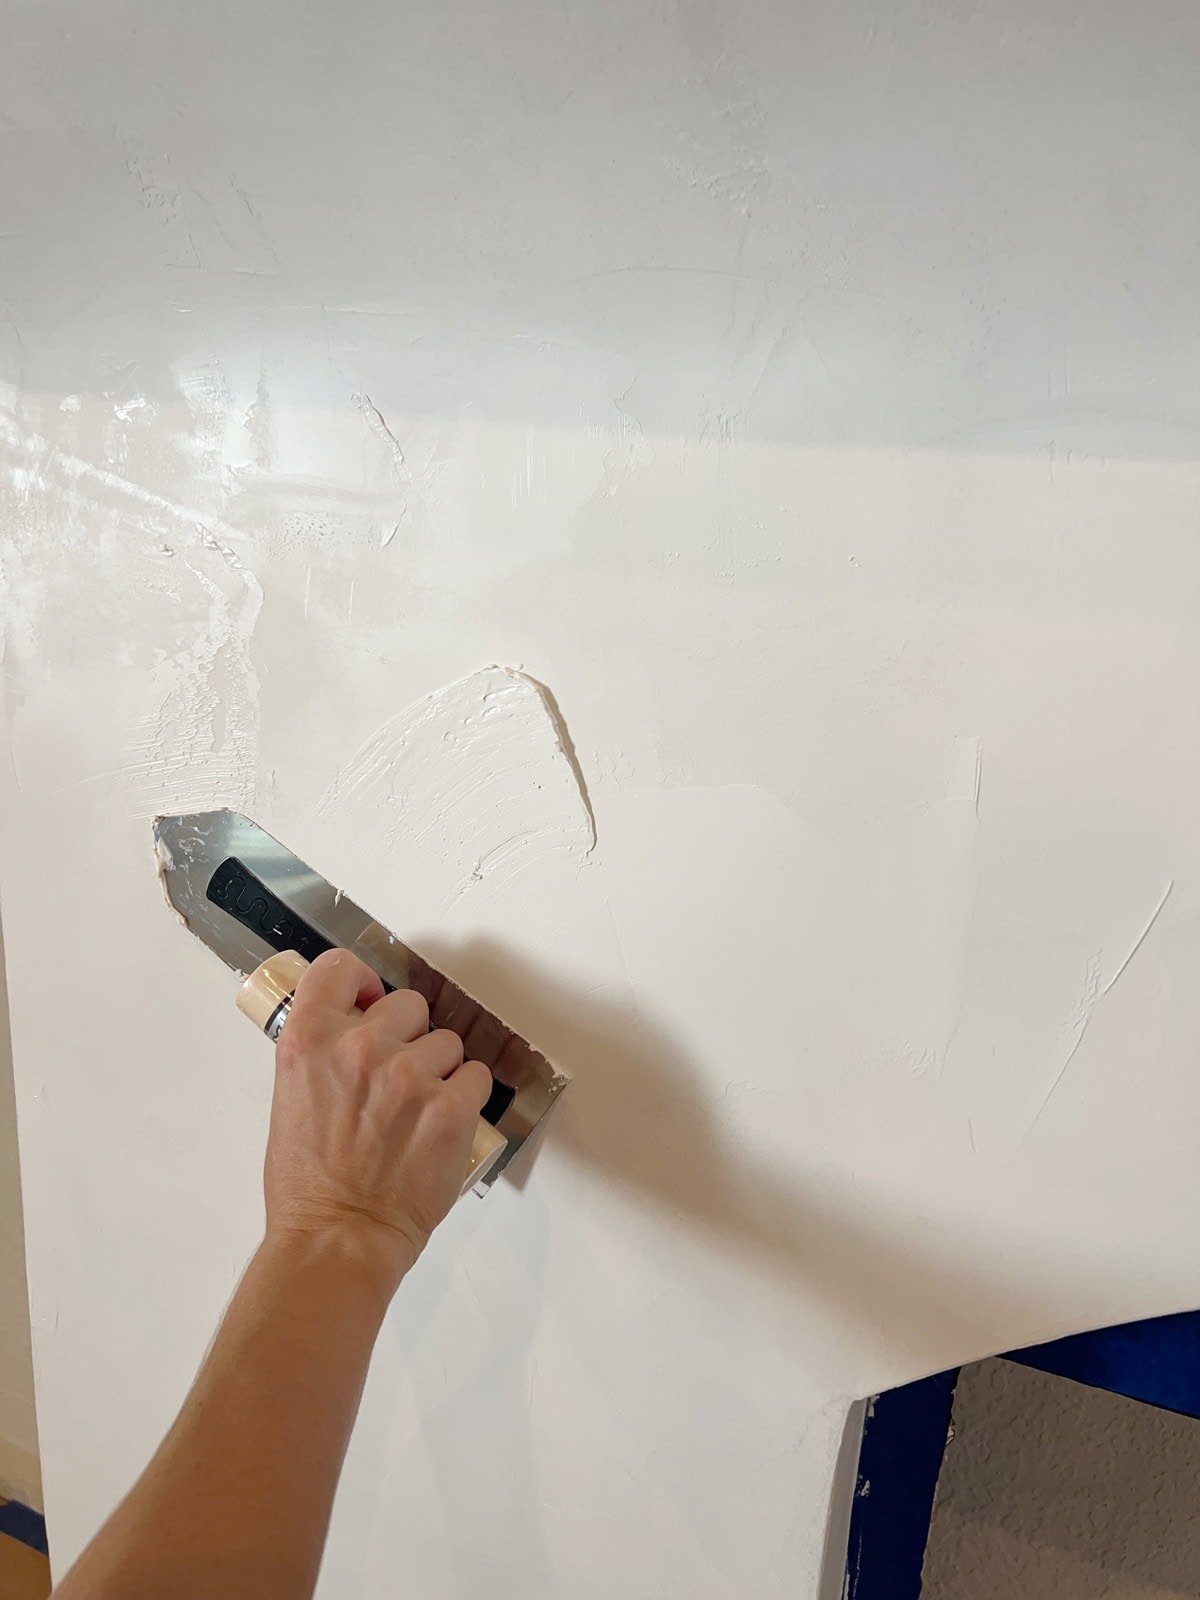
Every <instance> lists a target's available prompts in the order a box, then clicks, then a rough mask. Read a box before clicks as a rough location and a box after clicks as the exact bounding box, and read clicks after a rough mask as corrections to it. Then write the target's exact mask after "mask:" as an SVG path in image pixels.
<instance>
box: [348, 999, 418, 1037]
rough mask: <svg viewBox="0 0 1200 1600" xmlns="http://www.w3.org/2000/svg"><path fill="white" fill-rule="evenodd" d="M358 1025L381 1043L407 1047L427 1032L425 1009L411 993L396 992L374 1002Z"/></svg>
mask: <svg viewBox="0 0 1200 1600" xmlns="http://www.w3.org/2000/svg"><path fill="white" fill-rule="evenodd" d="M360 1026H362V1027H364V1028H369V1029H370V1031H371V1032H372V1033H373V1034H374V1035H375V1037H376V1038H377V1039H378V1040H379V1041H380V1043H381V1044H411V1043H412V1042H413V1040H414V1039H419V1038H421V1036H422V1035H423V1034H426V1033H428V1032H429V1007H428V1006H427V1005H426V1004H425V1001H424V1000H423V999H422V998H421V996H420V995H419V994H417V993H416V991H415V990H413V989H397V990H396V992H395V993H394V994H385V995H384V997H383V999H382V1000H376V1002H375V1004H374V1005H373V1006H372V1007H371V1009H370V1010H369V1011H368V1012H367V1014H366V1016H365V1017H364V1018H363V1020H362V1023H361V1024H360Z"/></svg>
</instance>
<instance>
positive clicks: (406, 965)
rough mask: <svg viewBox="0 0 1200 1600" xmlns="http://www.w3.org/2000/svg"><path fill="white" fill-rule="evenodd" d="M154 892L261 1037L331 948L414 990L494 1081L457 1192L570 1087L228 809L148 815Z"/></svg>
mask: <svg viewBox="0 0 1200 1600" xmlns="http://www.w3.org/2000/svg"><path fill="white" fill-rule="evenodd" d="M154 843H155V854H156V857H157V861H158V873H159V877H160V878H161V880H162V885H163V890H164V892H165V894H166V897H167V900H168V901H169V902H170V904H171V906H172V907H173V908H174V909H175V911H176V912H178V914H179V917H180V919H181V920H182V921H183V923H184V924H185V926H186V927H188V928H190V929H191V931H192V932H193V933H194V934H195V935H196V936H197V937H198V938H199V939H201V940H202V941H203V942H204V943H205V944H206V945H207V946H208V948H209V949H210V950H212V951H213V952H214V954H216V955H218V956H220V958H221V960H222V961H223V962H224V963H225V965H226V966H227V967H231V968H232V969H233V971H235V972H239V973H241V974H242V975H243V978H244V979H245V980H246V981H245V982H244V983H243V985H242V991H241V993H240V995H239V997H238V1004H239V1006H240V1007H241V1009H242V1010H243V1011H245V1012H246V1014H247V1015H248V1016H250V1017H251V1018H252V1019H253V1020H254V1021H256V1022H257V1023H258V1025H259V1026H260V1027H261V1028H262V1029H263V1031H264V1032H265V1033H267V1035H268V1037H270V1038H277V1037H278V1035H279V1032H280V1030H281V1029H282V1027H283V1025H284V1023H285V1022H286V1020H287V1013H288V1009H289V1007H290V1005H291V993H292V990H293V989H294V987H295V985H296V983H297V982H298V981H299V978H300V975H301V974H302V972H303V970H304V967H305V966H306V965H307V963H308V962H310V961H312V960H314V959H315V958H316V957H317V956H318V955H320V954H321V953H322V952H323V951H325V950H330V949H333V948H335V947H337V946H341V947H342V948H344V949H347V950H352V951H353V952H354V954H355V955H357V956H359V957H361V959H362V960H363V961H365V962H366V963H367V965H368V966H370V967H373V968H374V969H375V971H376V972H377V973H378V974H379V976H380V977H381V978H382V979H383V981H384V983H385V984H386V985H387V986H388V987H389V988H392V989H415V990H417V992H418V993H419V994H421V995H423V996H424V998H425V1000H426V1001H427V1003H428V1005H429V1014H430V1019H431V1022H432V1025H433V1026H434V1027H436V1028H451V1029H453V1031H454V1032H455V1033H457V1034H460V1035H461V1036H462V1039H463V1041H464V1044H465V1046H466V1051H467V1055H468V1057H470V1058H472V1059H473V1060H476V1061H482V1062H483V1063H484V1064H485V1066H487V1067H488V1069H489V1070H490V1072H491V1074H492V1077H493V1079H494V1087H493V1090H492V1095H491V1098H490V1099H489V1100H488V1103H487V1105H486V1106H484V1108H483V1113H482V1115H481V1117H480V1122H479V1126H478V1127H477V1128H476V1133H475V1140H474V1143H473V1145H472V1150H471V1165H470V1168H469V1170H468V1173H467V1176H466V1180H465V1182H464V1185H463V1187H464V1192H465V1190H466V1189H468V1188H474V1189H475V1191H476V1193H479V1194H482V1193H483V1192H484V1190H485V1189H486V1188H488V1187H489V1186H490V1185H491V1184H492V1183H494V1182H495V1180H496V1178H497V1176H498V1175H499V1173H500V1172H501V1171H502V1170H503V1169H504V1167H505V1166H506V1165H507V1164H508V1162H509V1161H511V1159H512V1157H513V1156H514V1155H515V1154H516V1152H517V1151H518V1150H519V1149H520V1147H521V1145H522V1144H524V1142H525V1140H526V1139H527V1138H528V1137H529V1135H530V1133H532V1131H533V1129H534V1128H535V1127H536V1126H537V1124H538V1123H539V1122H540V1121H541V1119H542V1118H543V1117H544V1116H545V1115H546V1112H547V1111H549V1109H550V1107H551V1106H552V1105H553V1104H554V1101H555V1100H556V1099H557V1098H558V1096H559V1095H560V1094H561V1093H562V1090H563V1089H564V1088H565V1087H566V1085H567V1083H568V1082H569V1081H570V1080H569V1079H568V1078H567V1077H566V1076H565V1075H564V1074H563V1073H561V1072H557V1071H556V1070H555V1069H554V1067H552V1066H551V1065H550V1063H549V1061H547V1060H546V1058H545V1056H544V1055H542V1054H541V1052H540V1051H538V1050H535V1049H534V1048H533V1046H532V1045H531V1044H529V1043H528V1042H527V1041H526V1040H524V1039H522V1038H521V1036H520V1035H519V1034H516V1033H514V1032H513V1031H512V1029H511V1028H508V1027H506V1026H505V1024H504V1023H503V1022H501V1021H500V1019H499V1018H498V1017H495V1016H493V1015H492V1013H491V1012H490V1011H487V1010H485V1009H484V1007H483V1006H481V1005H480V1004H479V1002H478V1001H476V1000H473V999H472V998H471V996H470V995H469V994H467V993H466V991H465V990H463V989H461V988H459V986H458V985H457V984H456V983H452V982H451V980H450V979H449V978H447V977H445V976H444V975H443V974H442V973H440V972H438V971H437V969H436V968H434V967H431V966H430V965H429V963H428V962H427V961H425V960H424V959H423V958H422V957H421V956H419V955H418V954H417V953H416V952H415V951H414V950H410V949H409V947H408V946H407V945H406V944H404V943H402V942H401V941H400V940H399V939H397V938H396V936H395V934H393V933H389V932H388V930H387V929H386V928H384V927H382V926H381V925H380V924H379V923H378V922H376V921H375V920H374V918H373V917H370V916H368V915H367V913H366V912H365V911H363V910H362V908H361V907H360V906H356V905H355V904H354V902H353V900H349V899H347V897H346V896H345V895H344V894H343V893H342V892H341V890H340V889H335V888H334V887H333V885H332V884H331V883H327V882H326V880H325V879H324V878H322V877H321V876H320V874H319V873H316V872H314V871H313V869H312V868H311V867H310V866H308V865H307V864H306V863H305V862H303V861H301V860H300V858H299V857H298V856H294V855H293V854H292V852H291V851H290V850H288V849H286V848H285V847H284V846H283V845H281V844H280V843H279V841H278V840H277V839H273V838H272V837H271V835H270V834H269V833H264V831H263V830H262V829H261V828H260V827H259V826H258V824H257V823H254V822H251V821H250V819H249V818H248V817H243V816H241V815H239V813H238V812H236V811H200V812H195V813H193V814H192V815H190V816H179V817H158V818H156V819H155V822H154Z"/></svg>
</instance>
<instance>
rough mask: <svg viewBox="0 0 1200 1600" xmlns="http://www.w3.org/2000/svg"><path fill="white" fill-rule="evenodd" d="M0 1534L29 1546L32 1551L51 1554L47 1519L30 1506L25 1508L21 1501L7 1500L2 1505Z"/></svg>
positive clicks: (0, 1509) (0, 1508)
mask: <svg viewBox="0 0 1200 1600" xmlns="http://www.w3.org/2000/svg"><path fill="white" fill-rule="evenodd" d="M0 1533H6V1534H7V1535H8V1537H9V1538H10V1539H17V1540H19V1542H20V1543H21V1544H27V1545H28V1546H29V1547H30V1549H32V1550H40V1551H41V1553H42V1554H43V1555H44V1556H48V1555H49V1554H50V1546H49V1545H48V1544H47V1543H46V1519H45V1517H43V1516H42V1514H41V1512H40V1511H34V1510H33V1509H32V1507H30V1506H23V1505H22V1504H21V1502H20V1501H19V1500H5V1501H4V1503H3V1504H0Z"/></svg>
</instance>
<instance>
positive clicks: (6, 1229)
mask: <svg viewBox="0 0 1200 1600" xmlns="http://www.w3.org/2000/svg"><path fill="white" fill-rule="evenodd" d="M0 1497H3V1498H5V1499H9V1500H19V1501H21V1502H22V1503H23V1504H25V1505H29V1506H36V1507H40V1506H41V1504H42V1480H41V1471H40V1468H39V1464H38V1439H37V1419H36V1416H35V1412H34V1395H33V1358H32V1355H31V1351H30V1332H29V1300H28V1295H27V1293H26V1286H25V1234H24V1226H23V1221H22V1211H21V1174H20V1166H19V1162H18V1158H17V1114H16V1102H15V1098H14V1094H13V1064H12V1045H11V1041H10V1038H9V1028H8V987H7V974H6V970H5V964H4V931H3V925H2V924H0Z"/></svg>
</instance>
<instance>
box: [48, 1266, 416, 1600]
mask: <svg viewBox="0 0 1200 1600" xmlns="http://www.w3.org/2000/svg"><path fill="white" fill-rule="evenodd" d="M395 1286H396V1279H395V1276H394V1269H393V1268H392V1267H391V1265H390V1264H386V1265H385V1264H383V1263H381V1262H380V1261H378V1260H376V1259H375V1258H374V1257H373V1255H372V1254H371V1251H370V1247H369V1245H364V1244H362V1243H361V1242H360V1241H358V1240H356V1239H353V1238H349V1239H343V1238H340V1237H339V1238H335V1237H333V1236H332V1235H319V1236H308V1235H303V1234H286V1235H281V1236H278V1237H275V1238H271V1239H269V1240H268V1241H267V1242H265V1243H264V1244H263V1245H262V1246H260V1248H259V1250H258V1252H257V1253H256V1254H255V1256H254V1259H253V1260H252V1261H251V1263H250V1266H249V1267H248V1268H247V1270H246V1273H245V1276H244V1277H243V1279H242V1281H241V1284H240V1285H239V1286H238V1289H237V1292H236V1294H235V1295H234V1297H233V1300H232V1302H231V1303H230V1306H229V1309H228V1311H227V1312H226V1314H225V1317H224V1319H223V1321H222V1323H221V1327H220V1330H219V1331H218V1333H217V1336H216V1339H215V1340H214V1342H213V1345H212V1348H211V1350H210V1351H209V1354H208V1356H207V1358H206V1359H205V1361H204V1364H203V1366H202V1367H201V1369H200V1373H199V1375H198V1376H197V1379H196V1382H195V1384H194V1386H193V1388H192V1391H191V1393H190V1394H189V1396H188V1399H187V1401H186V1403H185V1405H184V1407H183V1410H182V1411H181V1412H180V1415H179V1418H178V1420H177V1421H176V1423H175V1425H174V1427H173V1428H172V1429H171V1431H170V1433H169V1434H168V1435H167V1438H166V1439H165V1441H164V1442H163V1444H162V1446H161V1448H160V1449H159V1451H158V1453H157V1455H156V1456H155V1457H154V1460H153V1461H152V1462H151V1464H150V1466H149V1467H148V1468H147V1470H146V1472H145V1473H144V1475H143V1476H142V1478H141V1480H140V1481H139V1482H138V1484H137V1485H136V1486H135V1488H134V1489H133V1490H132V1492H131V1493H130V1495H129V1496H128V1498H127V1499H126V1500H125V1502H124V1503H123V1504H122V1505H121V1507H120V1508H119V1509H118V1510H117V1512H116V1513H115V1514H114V1516H113V1517H112V1518H111V1519H110V1521H109V1522H108V1523H107V1524H106V1526H105V1527H104V1528H103V1529H102V1530H101V1532H100V1533H99V1534H98V1536H97V1537H96V1539H95V1540H94V1541H93V1543H92V1545H91V1546H90V1547H89V1548H88V1550H87V1551H85V1553H84V1555H83V1556H82V1557H81V1558H80V1560H79V1562H78V1563H77V1564H76V1566H75V1567H74V1568H73V1569H72V1571H71V1573H70V1574H69V1575H68V1577H67V1578H66V1579H65V1581H64V1582H63V1583H62V1585H61V1586H60V1588H59V1589H58V1590H56V1591H55V1593H56V1596H57V1597H58V1600H83V1597H84V1596H87V1600H217V1597H220V1600H243V1597H245V1600H251V1597H253V1600H306V1597H307V1596H308V1595H310V1594H311V1592H312V1589H313V1586H314V1584H315V1582H316V1576H317V1569H318V1567H319V1564H320V1559H321V1551H322V1548H323V1546H324V1540H325V1533H326V1528H327V1526H328V1521H329V1512H330V1508H331V1506H332V1503H333V1496H334V1491H335V1489H336V1486H337V1479H338V1473H339V1472H340V1470H341V1464H342V1458H343V1456H344V1454H345V1450H346V1445H347V1443H348V1441H349V1437H350V1430H351V1427H352V1426H353V1422H354V1417H355V1414H356V1412H357V1410H358V1403H359V1399H360V1397H361V1394H362V1387H363V1383H364V1380H365V1377H366V1372H367V1366H368V1363H369V1360H370V1356H371V1350H372V1348H373V1346H374V1343H375V1338H376V1336H377V1334H378V1331H379V1327H380V1324H381V1322H382V1320H383V1315H384V1312H385V1311H386V1309H387V1305H388V1301H389V1300H390V1298H391V1295H392V1293H393V1292H394V1289H395Z"/></svg>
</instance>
